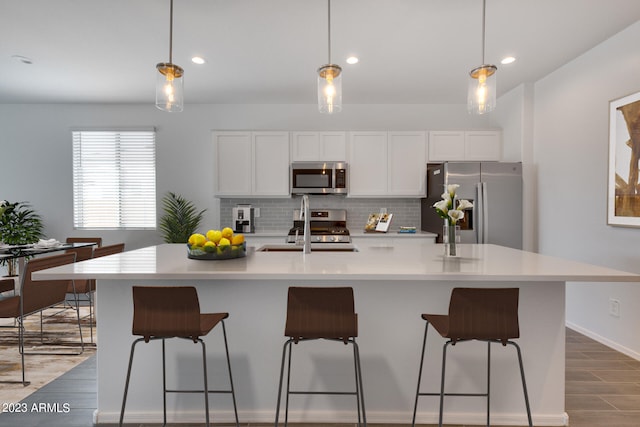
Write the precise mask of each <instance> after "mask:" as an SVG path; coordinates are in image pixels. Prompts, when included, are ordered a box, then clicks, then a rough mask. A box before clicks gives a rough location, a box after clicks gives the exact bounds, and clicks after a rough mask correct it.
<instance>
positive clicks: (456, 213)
mask: <svg viewBox="0 0 640 427" xmlns="http://www.w3.org/2000/svg"><path fill="white" fill-rule="evenodd" d="M448 215H449V218H451V222H452V223H453V224H455V223H456V222H458V221H459V220H461V219H462V218H464V211H461V210H459V209H451V210H450V211H449V212H448Z"/></svg>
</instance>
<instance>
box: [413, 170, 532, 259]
mask: <svg viewBox="0 0 640 427" xmlns="http://www.w3.org/2000/svg"><path fill="white" fill-rule="evenodd" d="M448 184H459V185H460V188H458V190H457V191H456V196H457V197H458V198H459V199H467V200H469V201H471V202H473V209H469V210H466V211H465V218H464V220H463V221H462V222H459V225H460V230H461V231H460V235H461V236H460V237H461V241H462V243H493V244H496V245H502V246H509V247H512V248H516V249H522V164H521V163H502V162H446V163H437V164H435V163H434V164H428V165H427V197H426V198H424V199H422V201H421V217H422V230H424V231H428V232H431V233H437V234H438V238H437V241H438V242H442V226H443V225H444V220H443V219H442V218H440V217H438V215H437V214H436V212H435V209H434V208H433V204H434V203H436V202H437V201H439V200H441V199H442V197H441V196H442V193H444V191H445V188H446V186H447V185H448Z"/></svg>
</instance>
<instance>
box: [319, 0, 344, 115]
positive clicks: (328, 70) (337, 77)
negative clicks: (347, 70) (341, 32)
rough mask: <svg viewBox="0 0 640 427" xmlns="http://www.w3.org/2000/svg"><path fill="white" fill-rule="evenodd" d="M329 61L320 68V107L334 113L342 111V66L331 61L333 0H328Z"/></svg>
mask: <svg viewBox="0 0 640 427" xmlns="http://www.w3.org/2000/svg"><path fill="white" fill-rule="evenodd" d="M327 6H328V7H327V10H328V16H329V19H328V31H327V34H328V40H327V44H328V47H329V62H328V63H327V64H325V65H323V66H322V67H320V68H318V109H319V110H320V112H321V113H325V114H333V113H339V112H340V111H342V68H341V67H340V66H339V65H336V64H332V63H331V0H327Z"/></svg>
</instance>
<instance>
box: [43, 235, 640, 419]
mask: <svg viewBox="0 0 640 427" xmlns="http://www.w3.org/2000/svg"><path fill="white" fill-rule="evenodd" d="M256 246H260V242H259V241H258V239H256V241H250V242H249V251H248V255H247V256H246V257H244V258H238V259H233V260H225V261H202V260H192V259H187V255H186V253H187V249H186V246H185V245H178V244H163V245H158V246H152V247H147V248H142V249H137V250H132V251H129V252H124V253H122V254H118V255H113V256H108V257H104V258H99V259H94V260H89V261H83V262H80V263H76V264H73V265H67V266H63V267H58V268H55V269H50V270H44V271H41V272H37V273H35V275H34V277H35V278H36V279H54V278H56V279H58V278H62V277H64V278H75V279H87V278H95V279H97V281H98V285H97V298H96V310H97V319H98V325H97V330H98V352H97V353H98V356H97V357H98V406H97V407H98V409H97V411H96V414H95V421H96V422H97V423H99V424H101V423H113V422H117V420H118V418H119V414H120V406H121V403H122V393H123V388H124V380H125V375H126V371H127V363H128V354H129V348H130V345H131V343H132V341H133V340H134V337H133V336H132V334H131V322H132V313H133V306H132V294H131V289H132V286H133V285H160V286H163V285H166V286H191V285H193V286H196V288H197V290H198V294H199V297H200V306H201V310H202V312H229V313H230V316H229V319H228V320H227V321H226V326H227V334H228V339H229V347H230V353H231V365H232V369H233V375H234V385H235V388H236V396H237V401H238V410H239V415H240V422H241V423H248V422H254V423H257V422H260V423H271V422H273V421H274V418H275V407H276V397H277V390H278V375H279V368H280V358H281V351H282V345H283V344H284V341H285V337H284V333H283V332H284V323H285V316H286V298H287V288H288V287H289V286H293V285H295V286H352V287H353V288H354V293H355V305H356V312H357V313H358V323H359V336H358V338H357V340H358V344H359V346H360V356H361V360H362V375H363V383H364V399H365V402H366V410H367V420H368V422H369V423H393V424H410V423H411V416H412V411H413V402H414V396H415V392H416V384H417V374H418V363H419V356H420V349H421V345H422V336H423V333H424V321H423V320H422V319H421V317H420V316H421V314H422V313H427V312H429V313H442V314H446V312H447V310H448V304H449V297H450V293H451V289H452V288H454V287H518V288H520V308H519V317H520V320H519V322H520V339H519V340H518V342H519V344H520V346H521V348H522V351H523V358H524V367H525V373H526V379H527V386H528V390H529V397H530V401H531V410H532V414H533V421H534V424H535V425H536V426H543V425H547V426H559V425H567V423H568V417H567V414H566V412H565V407H564V387H565V386H564V381H565V366H564V363H565V354H564V353H565V283H566V282H567V281H570V282H640V276H639V275H635V274H632V273H627V272H623V271H617V270H613V269H609V268H604V267H597V266H593V265H588V264H583V263H579V262H574V261H568V260H564V259H559V258H552V257H548V256H543V255H539V254H535V253H531V252H525V251H520V250H515V249H510V248H506V247H501V246H496V245H472V244H468V245H466V244H463V245H460V248H459V252H460V257H458V258H453V259H449V258H445V257H444V256H443V255H444V253H443V252H444V251H443V248H442V245H435V244H433V243H431V242H424V241H418V240H416V241H407V242H405V243H403V244H402V245H398V244H396V245H384V244H379V243H373V242H372V243H368V242H366V241H363V242H362V243H358V245H357V246H358V251H357V252H324V251H323V252H312V253H311V254H307V255H303V254H302V253H300V252H257V251H255V248H256ZM219 334H220V332H219V331H215V330H214V331H213V333H212V334H209V335H208V336H207V337H206V339H205V341H206V343H207V351H208V359H209V360H208V365H209V384H210V388H212V389H213V388H218V389H224V388H227V387H228V376H227V374H226V365H225V361H224V360H225V359H224V349H223V345H222V338H221V336H220V335H219ZM443 343H444V340H443V339H442V338H440V337H439V336H438V335H437V334H430V336H429V339H428V344H427V348H428V353H427V356H426V358H425V368H424V373H423V380H422V384H423V386H422V391H425V390H426V391H437V390H438V387H439V380H440V362H441V349H442V344H443ZM316 344H317V343H315V342H310V343H304V344H300V345H299V348H296V353H295V357H294V360H293V366H292V369H293V370H294V372H295V375H294V379H295V382H296V383H295V384H292V387H294V386H295V387H298V388H311V389H317V390H323V389H327V388H332V389H345V390H351V389H352V388H353V362H352V358H351V357H352V354H351V353H350V351H351V349H350V347H347V346H344V345H342V344H341V343H335V344H334V345H326V344H325V345H316ZM323 344H324V343H323ZM476 344H477V345H476ZM159 345H160V344H158V343H151V344H146V345H140V346H138V349H137V350H136V360H137V362H134V369H133V374H132V379H131V385H130V388H129V397H128V401H127V415H126V418H125V422H137V423H142V422H159V421H160V420H161V419H162V373H161V356H160V350H159V347H158V346H159ZM167 350H168V351H167V366H168V370H167V374H168V376H167V381H168V383H169V384H171V385H172V386H176V387H178V388H185V387H186V388H189V387H191V388H195V387H201V385H202V377H201V365H200V363H199V357H200V354H199V353H198V348H197V347H195V346H194V347H193V348H190V347H189V346H186V348H185V345H184V344H183V343H181V345H180V346H175V347H174V346H172V345H171V344H170V341H169V342H168V344H167ZM513 351H514V350H513V348H512V347H511V346H508V347H506V348H503V347H502V346H499V347H498V346H494V350H492V380H491V420H492V423H495V424H496V425H500V424H502V425H504V424H508V425H526V422H527V421H526V413H525V406H524V399H523V396H522V386H521V383H520V378H519V371H518V364H517V359H516V357H515V356H514V354H512V352H513ZM447 373H448V375H447V385H446V388H447V390H448V391H450V392H464V393H474V392H482V391H483V388H484V387H485V384H486V347H485V345H484V344H482V343H472V344H466V345H464V346H456V347H454V348H452V349H451V350H449V353H448V362H447ZM427 389H432V390H427ZM210 402H211V415H212V417H213V420H214V422H232V420H233V406H232V402H231V399H230V397H227V396H225V395H213V396H212V398H211V399H210ZM167 405H168V414H169V421H173V422H202V420H203V419H204V415H203V410H202V397H201V396H198V395H175V396H172V395H170V396H169V399H168V403H167ZM485 410H486V402H485V400H484V399H477V398H475V399H474V398H466V397H450V398H447V399H446V400H445V423H455V424H483V423H484V422H485ZM437 416H438V398H436V397H434V398H431V397H423V398H421V400H420V403H419V407H418V417H417V422H418V423H421V424H424V423H434V422H437ZM356 418H357V415H356V406H355V400H353V398H352V397H348V396H315V395H314V396H304V397H301V396H294V397H292V398H291V402H290V415H289V421H290V422H314V423H317V422H322V423H349V422H355V420H356Z"/></svg>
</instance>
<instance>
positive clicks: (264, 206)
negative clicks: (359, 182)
mask: <svg viewBox="0 0 640 427" xmlns="http://www.w3.org/2000/svg"><path fill="white" fill-rule="evenodd" d="M309 199H310V202H311V209H322V208H327V209H346V210H347V228H348V229H349V230H350V231H351V232H357V231H362V230H363V229H364V225H365V223H366V222H367V218H368V217H369V214H370V213H373V212H380V209H381V208H386V209H387V212H389V213H392V214H393V219H392V221H391V230H397V229H398V227H400V226H401V225H402V226H413V227H417V228H418V229H419V228H420V199H396V198H389V199H385V198H377V199H359V198H354V199H351V198H348V197H345V196H332V195H326V196H322V195H318V196H313V195H312V196H309ZM238 204H248V205H251V206H253V207H254V208H260V217H259V218H256V224H255V228H256V232H257V233H259V232H268V231H283V230H289V228H291V226H292V224H293V210H294V209H299V208H300V197H299V196H294V197H292V198H289V199H235V198H234V199H220V224H221V225H227V224H231V220H232V214H231V208H233V207H234V206H236V205H238Z"/></svg>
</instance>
